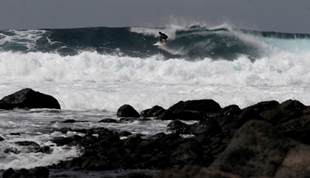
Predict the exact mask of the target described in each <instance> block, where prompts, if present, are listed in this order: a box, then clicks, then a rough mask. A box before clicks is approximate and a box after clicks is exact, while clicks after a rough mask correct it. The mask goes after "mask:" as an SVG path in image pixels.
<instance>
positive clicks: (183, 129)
mask: <svg viewBox="0 0 310 178" xmlns="http://www.w3.org/2000/svg"><path fill="white" fill-rule="evenodd" d="M167 127H168V129H167V130H170V131H172V132H173V133H178V134H191V130H190V127H189V126H188V125H187V124H185V123H184V122H181V121H179V120H175V121H172V122H170V123H169V124H168V125H167Z"/></svg>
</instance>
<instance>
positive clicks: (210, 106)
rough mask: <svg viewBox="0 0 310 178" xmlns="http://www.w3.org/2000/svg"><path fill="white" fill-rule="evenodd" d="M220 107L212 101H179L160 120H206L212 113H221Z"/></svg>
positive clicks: (161, 115) (160, 116)
mask: <svg viewBox="0 0 310 178" xmlns="http://www.w3.org/2000/svg"><path fill="white" fill-rule="evenodd" d="M221 109H222V108H221V107H220V105H219V104H218V103H217V102H215V101H213V100H210V99H204V100H189V101H179V102H178V103H176V104H174V105H172V106H171V107H170V108H169V109H168V110H166V111H165V112H163V113H161V114H160V115H159V116H158V117H157V119H160V120H177V119H179V120H204V119H205V118H206V115H207V114H209V115H210V113H218V112H219V111H221Z"/></svg>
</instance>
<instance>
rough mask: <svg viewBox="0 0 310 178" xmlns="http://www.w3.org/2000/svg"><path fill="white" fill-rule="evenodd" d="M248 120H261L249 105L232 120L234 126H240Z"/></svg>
mask: <svg viewBox="0 0 310 178" xmlns="http://www.w3.org/2000/svg"><path fill="white" fill-rule="evenodd" d="M249 120H263V118H262V117H261V116H260V115H259V114H258V113H257V112H256V111H255V110H254V109H253V108H251V107H249V108H246V109H244V110H242V112H241V113H240V115H239V116H238V117H237V118H236V119H235V120H234V127H235V128H236V129H238V128H240V127H241V126H242V125H243V124H244V123H246V122H247V121H249Z"/></svg>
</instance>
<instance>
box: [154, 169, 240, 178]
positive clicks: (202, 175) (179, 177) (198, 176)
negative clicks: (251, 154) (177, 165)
mask: <svg viewBox="0 0 310 178" xmlns="http://www.w3.org/2000/svg"><path fill="white" fill-rule="evenodd" d="M153 178H241V177H239V176H237V175H233V174H230V173H226V172H223V171H219V170H212V169H208V168H206V167H200V166H186V167H184V168H183V169H181V170H166V171H163V172H160V173H158V174H156V175H155V176H154V177H153Z"/></svg>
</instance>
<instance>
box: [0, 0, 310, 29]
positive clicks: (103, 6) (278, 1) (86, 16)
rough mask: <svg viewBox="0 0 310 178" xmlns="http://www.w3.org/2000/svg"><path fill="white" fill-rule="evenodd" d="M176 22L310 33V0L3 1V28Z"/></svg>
mask: <svg viewBox="0 0 310 178" xmlns="http://www.w3.org/2000/svg"><path fill="white" fill-rule="evenodd" d="M172 21H177V22H179V24H182V23H184V22H186V23H190V22H193V21H196V22H201V23H204V24H208V25H210V26H212V25H220V24H222V23H224V22H225V23H228V24H231V25H232V26H233V27H238V28H245V29H255V30H264V31H281V32H295V33H310V0H0V29H35V28H75V27H94V26H109V27H125V26H161V27H163V26H168V25H169V24H171V23H172Z"/></svg>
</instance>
